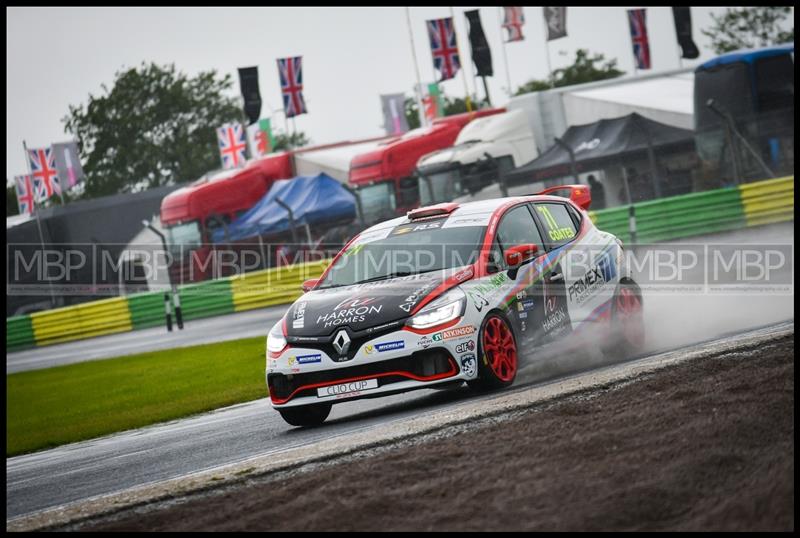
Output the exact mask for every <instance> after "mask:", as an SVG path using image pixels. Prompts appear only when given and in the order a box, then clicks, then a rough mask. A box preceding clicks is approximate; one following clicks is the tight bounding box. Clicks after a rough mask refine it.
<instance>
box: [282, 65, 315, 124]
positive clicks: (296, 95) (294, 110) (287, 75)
mask: <svg viewBox="0 0 800 538" xmlns="http://www.w3.org/2000/svg"><path fill="white" fill-rule="evenodd" d="M278 74H279V75H280V77H281V92H282V93H283V110H284V112H285V113H286V117H287V118H291V117H294V116H299V115H300V114H305V113H307V112H308V110H307V109H306V101H305V99H303V57H302V56H295V57H293V58H279V59H278Z"/></svg>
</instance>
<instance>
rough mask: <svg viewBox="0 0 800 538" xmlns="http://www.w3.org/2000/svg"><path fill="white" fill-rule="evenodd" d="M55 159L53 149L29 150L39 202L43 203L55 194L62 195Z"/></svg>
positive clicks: (35, 191) (34, 189)
mask: <svg viewBox="0 0 800 538" xmlns="http://www.w3.org/2000/svg"><path fill="white" fill-rule="evenodd" d="M53 157H54V154H53V150H52V148H41V149H29V150H28V161H30V165H31V176H33V177H32V179H33V191H34V193H35V194H36V201H37V202H43V201H45V200H47V199H48V198H50V197H51V196H53V195H54V194H61V184H60V183H59V182H58V171H57V170H56V164H55V160H54V158H53Z"/></svg>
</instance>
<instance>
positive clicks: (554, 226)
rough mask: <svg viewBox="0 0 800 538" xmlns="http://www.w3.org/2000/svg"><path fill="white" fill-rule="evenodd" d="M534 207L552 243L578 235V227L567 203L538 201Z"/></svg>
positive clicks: (561, 241)
mask: <svg viewBox="0 0 800 538" xmlns="http://www.w3.org/2000/svg"><path fill="white" fill-rule="evenodd" d="M534 208H535V210H536V213H537V214H538V215H539V220H540V221H541V222H542V225H543V226H544V233H545V235H546V236H547V238H548V239H549V240H550V241H551V242H552V243H563V242H565V241H569V240H570V239H573V238H574V237H575V236H576V235H577V233H578V227H577V226H576V224H575V221H573V220H572V217H571V216H570V214H569V211H568V210H567V206H566V205H565V204H557V203H538V204H534Z"/></svg>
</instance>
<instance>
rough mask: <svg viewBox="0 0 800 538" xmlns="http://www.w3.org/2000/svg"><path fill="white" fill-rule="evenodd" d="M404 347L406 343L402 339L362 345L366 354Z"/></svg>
mask: <svg viewBox="0 0 800 538" xmlns="http://www.w3.org/2000/svg"><path fill="white" fill-rule="evenodd" d="M405 347H406V343H405V342H404V341H402V340H395V341H394V342H383V343H380V344H375V345H372V344H369V345H367V346H365V347H364V352H365V353H366V354H367V355H370V354H372V353H375V352H376V351H377V352H378V353H383V352H384V351H394V350H397V349H404V348H405Z"/></svg>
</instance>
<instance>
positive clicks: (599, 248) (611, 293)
mask: <svg viewBox="0 0 800 538" xmlns="http://www.w3.org/2000/svg"><path fill="white" fill-rule="evenodd" d="M556 193H558V194H562V195H561V196H556V195H555V194H556ZM590 202H591V199H590V195H589V191H588V188H587V187H585V186H582V185H567V186H561V187H554V188H551V189H547V190H546V191H543V192H542V193H539V194H536V195H531V196H522V197H515V198H501V199H495V200H486V201H480V202H471V203H465V204H457V203H445V204H439V205H435V206H429V207H423V208H419V209H415V210H413V211H410V212H409V213H408V215H407V217H400V218H396V219H393V220H390V221H387V222H383V223H381V224H377V225H375V226H373V227H371V228H368V229H367V230H365V231H363V232H362V233H360V234H359V235H357V236H356V237H354V238H353V239H352V240H351V241H350V242H349V243H348V244H347V245H346V246H345V247H344V248H343V249H342V250H341V252H339V253H338V254H337V256H336V257H335V258H334V259H333V261H332V262H331V264H330V266H329V267H328V268H327V269H326V270H325V272H324V273H323V274H322V276H321V277H320V278H319V279H315V280H309V281H307V282H306V283H304V285H303V288H304V290H305V291H306V293H305V294H304V295H303V296H302V297H300V298H299V299H298V300H297V301H295V303H294V304H292V306H291V307H290V308H289V310H288V311H287V312H286V315H285V316H284V317H283V319H282V320H281V321H279V322H278V323H277V324H276V325H275V326H274V327H273V328H272V330H271V331H270V332H269V336H268V337H267V367H266V378H267V385H268V387H269V396H270V398H271V401H272V405H273V407H274V408H275V409H277V410H278V411H279V412H280V413H281V415H282V416H283V418H284V420H286V422H288V423H289V424H292V425H297V426H303V425H314V424H319V423H322V422H323V421H324V420H325V419H326V418H327V417H328V414H329V413H330V411H331V406H332V404H334V403H337V402H343V401H349V400H353V399H357V398H369V397H376V396H383V395H387V394H390V393H396V392H402V391H408V390H413V389H420V388H429V387H432V386H436V385H440V384H445V383H452V382H466V383H468V384H469V385H470V386H472V387H476V388H498V387H505V386H508V385H510V384H511V383H513V381H514V378H515V376H516V374H517V369H518V366H519V360H520V351H521V350H522V349H523V347H524V348H526V349H530V348H531V347H534V346H540V345H543V344H546V343H548V342H551V341H553V340H555V339H559V338H572V337H575V336H576V334H579V333H581V332H582V331H584V330H586V329H587V328H588V327H604V328H605V330H603V331H602V332H603V334H605V335H607V337H605V338H604V341H603V343H602V344H603V349H613V350H615V351H619V349H620V347H624V348H628V349H627V350H628V351H630V350H632V349H635V348H637V347H639V346H641V345H642V344H643V340H644V324H643V321H642V295H641V291H640V289H639V287H638V286H637V285H636V283H635V282H634V281H633V280H632V279H631V277H630V273H629V269H628V267H627V265H626V263H625V256H624V255H623V247H622V242H621V241H620V240H619V239H617V238H616V237H615V236H613V235H611V234H609V233H606V232H602V231H600V230H598V229H597V228H595V226H594V225H593V223H592V221H591V219H590V218H589V216H588V215H587V214H586V209H587V208H588V207H589V204H590ZM602 324H605V325H602Z"/></svg>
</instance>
